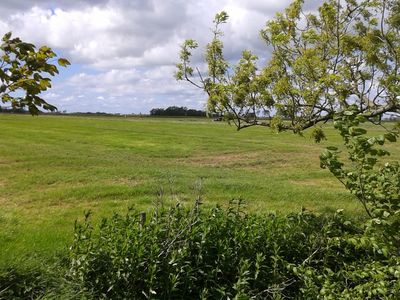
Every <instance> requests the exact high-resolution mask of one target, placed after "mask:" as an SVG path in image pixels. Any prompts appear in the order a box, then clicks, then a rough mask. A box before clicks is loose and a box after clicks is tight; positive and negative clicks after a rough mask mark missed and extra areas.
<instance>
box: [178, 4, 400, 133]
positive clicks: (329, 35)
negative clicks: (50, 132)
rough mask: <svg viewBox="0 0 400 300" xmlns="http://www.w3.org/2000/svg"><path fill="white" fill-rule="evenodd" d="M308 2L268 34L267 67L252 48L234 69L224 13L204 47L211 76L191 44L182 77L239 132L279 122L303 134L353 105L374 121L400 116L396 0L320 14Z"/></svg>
mask: <svg viewBox="0 0 400 300" xmlns="http://www.w3.org/2000/svg"><path fill="white" fill-rule="evenodd" d="M303 2H304V1H302V0H294V1H293V2H292V4H291V5H290V6H289V7H288V8H287V9H286V10H285V11H284V12H282V13H278V14H277V15H276V17H275V19H273V20H270V21H268V22H267V24H266V26H265V28H263V29H262V30H261V37H262V39H263V40H264V41H265V43H266V45H267V46H268V47H269V48H270V49H272V53H271V57H270V59H269V61H268V62H267V63H266V65H265V66H262V67H261V68H260V66H259V63H258V58H257V56H256V55H254V54H253V53H252V52H251V51H249V50H244V51H243V53H242V56H241V58H240V60H239V62H237V63H236V64H235V65H231V64H230V62H229V61H227V60H226V59H225V58H224V55H223V48H224V44H223V41H222V35H223V33H222V31H221V30H220V29H219V26H220V25H221V24H222V23H225V22H226V21H227V19H228V16H227V14H226V13H225V12H222V13H220V14H217V15H216V16H215V19H214V24H215V28H214V29H213V30H212V32H213V38H212V40H211V42H210V43H209V44H208V45H207V46H206V50H205V62H206V64H207V65H208V72H207V73H205V74H202V73H201V72H200V69H199V68H197V74H194V72H193V67H192V66H191V65H190V62H189V60H187V59H185V58H187V57H189V56H190V55H191V51H192V50H194V49H195V48H197V47H198V45H197V43H196V42H194V41H193V40H187V41H186V42H185V43H184V44H183V46H182V51H181V62H180V63H179V64H178V65H177V66H178V71H177V73H176V75H177V76H176V78H177V79H179V80H187V81H189V82H191V83H192V84H194V85H195V86H197V87H198V88H201V89H203V90H204V91H205V92H206V93H207V95H208V110H209V111H210V112H218V113H221V114H223V115H225V119H227V120H228V121H231V122H233V123H234V124H235V125H236V126H237V128H238V129H242V128H246V127H249V126H254V125H261V126H267V127H271V126H272V125H273V124H272V121H271V120H272V119H273V118H274V117H277V118H280V119H283V120H287V121H288V122H284V123H282V124H281V126H280V127H281V130H292V131H294V132H296V133H298V132H301V131H302V130H304V129H306V128H309V127H312V126H314V125H315V124H317V123H321V122H326V121H328V120H332V119H333V116H334V115H335V114H336V113H337V112H339V111H341V110H344V109H347V107H349V106H351V105H356V106H357V108H358V112H359V113H360V114H363V115H364V116H368V117H370V118H373V117H375V116H381V115H383V114H384V113H386V112H393V113H399V111H400V102H399V101H400V100H399V97H398V96H399V94H400V90H399V86H400V23H399V18H398V11H399V5H398V3H397V1H386V0H385V1H369V0H360V1H356V0H346V1H337V0H327V1H325V2H324V3H322V4H321V6H320V7H319V9H318V11H317V12H306V11H304V10H303ZM194 44H195V47H190V46H191V45H194Z"/></svg>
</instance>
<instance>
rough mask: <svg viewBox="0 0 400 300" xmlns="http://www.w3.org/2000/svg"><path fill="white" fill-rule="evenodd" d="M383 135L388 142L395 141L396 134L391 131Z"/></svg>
mask: <svg viewBox="0 0 400 300" xmlns="http://www.w3.org/2000/svg"><path fill="white" fill-rule="evenodd" d="M384 137H385V139H387V140H388V141H389V142H392V143H394V142H396V141H397V138H396V135H395V134H394V133H392V132H389V133H385V134H384Z"/></svg>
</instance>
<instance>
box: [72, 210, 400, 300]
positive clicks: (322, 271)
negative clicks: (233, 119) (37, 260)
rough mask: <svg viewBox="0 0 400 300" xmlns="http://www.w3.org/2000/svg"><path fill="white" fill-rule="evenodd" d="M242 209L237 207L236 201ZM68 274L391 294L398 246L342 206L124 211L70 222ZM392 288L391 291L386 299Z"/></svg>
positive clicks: (182, 284)
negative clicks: (348, 216)
mask: <svg viewBox="0 0 400 300" xmlns="http://www.w3.org/2000/svg"><path fill="white" fill-rule="evenodd" d="M239 208H240V206H239ZM70 259H71V268H70V276H71V278H72V279H73V280H75V281H77V282H78V283H79V284H81V285H82V286H83V288H84V289H85V290H86V291H89V292H91V293H92V294H93V297H95V298H111V299H120V298H129V299H150V298H151V299H199V298H202V299H227V298H230V299H233V298H235V299H268V298H270V299H284V298H300V299H301V298H303V299H318V298H321V299H322V298H326V299H338V297H339V298H340V297H342V296H343V297H344V298H346V297H348V299H356V298H357V297H358V298H362V299H364V298H365V299H368V298H370V299H382V298H385V297H386V298H387V299H395V298H396V297H398V296H400V294H399V283H398V282H399V279H400V278H399V276H400V267H399V256H398V253H396V252H394V250H393V249H392V248H391V247H390V245H389V246H386V244H385V242H384V240H380V238H379V237H375V236H369V235H368V234H367V233H366V232H364V229H363V227H362V226H361V225H360V226H356V225H354V224H353V223H351V222H350V221H348V220H345V219H344V217H343V216H342V214H341V213H340V212H339V213H337V214H335V215H333V216H330V217H328V216H316V215H314V214H311V213H308V212H306V211H303V212H301V213H299V214H292V215H289V216H286V217H277V216H274V215H268V216H263V215H255V214H252V215H247V214H243V213H242V212H241V211H240V209H233V208H230V209H228V210H224V209H221V208H218V207H217V208H214V209H212V210H208V211H199V209H198V208H197V206H196V207H195V208H193V209H191V210H188V209H184V208H181V207H174V208H171V209H169V210H163V209H161V210H156V211H155V212H154V213H152V215H151V216H150V217H149V220H147V222H146V223H144V224H143V222H142V221H141V217H140V214H138V213H136V212H134V211H129V212H128V213H127V215H126V216H120V215H117V214H116V215H114V216H113V217H112V218H110V219H104V220H103V221H102V222H101V224H100V226H99V227H98V228H93V227H92V225H91V222H90V216H89V214H87V215H86V218H85V221H84V222H83V223H77V224H76V226H75V238H74V242H73V245H72V246H71V249H70ZM393 297H394V298H393Z"/></svg>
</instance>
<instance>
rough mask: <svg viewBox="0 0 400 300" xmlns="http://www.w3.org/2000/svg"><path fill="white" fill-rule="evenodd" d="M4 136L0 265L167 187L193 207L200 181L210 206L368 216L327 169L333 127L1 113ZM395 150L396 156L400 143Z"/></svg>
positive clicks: (139, 204) (59, 243)
mask: <svg viewBox="0 0 400 300" xmlns="http://www.w3.org/2000/svg"><path fill="white" fill-rule="evenodd" d="M377 130H379V129H374V131H377ZM0 133H1V143H0V207H1V210H0V245H1V254H0V263H7V262H8V261H9V260H10V259H17V258H19V257H23V256H24V255H27V254H32V253H36V254H38V255H39V256H44V257H48V256H50V255H52V254H54V253H55V252H57V251H63V250H64V249H65V247H66V245H67V244H68V241H69V240H70V238H71V235H72V229H73V223H74V221H75V219H77V218H81V217H82V215H83V211H84V210H88V209H90V210H92V211H93V212H94V215H95V216H97V217H99V216H107V215H111V213H112V212H113V211H120V212H121V211H125V210H126V209H127V208H128V207H131V206H133V207H136V208H138V209H143V210H146V209H149V208H150V207H151V205H152V203H154V201H155V200H156V199H157V196H156V194H157V192H158V191H160V190H161V189H162V190H163V191H164V194H165V197H166V198H168V199H170V200H171V199H172V200H171V201H178V200H179V201H180V202H182V203H192V202H193V199H194V198H195V196H196V194H198V191H197V188H196V186H197V185H198V184H197V183H198V182H199V180H200V179H201V182H202V188H203V189H202V197H203V200H204V202H205V205H214V204H216V203H218V204H221V205H227V204H228V202H229V200H231V199H238V198H241V199H244V200H245V201H246V204H247V209H248V210H249V211H258V212H267V211H277V212H280V213H287V212H291V211H298V210H300V209H301V207H305V208H307V209H310V210H313V211H317V212H318V211H319V212H323V211H331V210H336V209H337V208H344V209H345V210H347V211H348V212H349V213H358V212H359V211H360V210H359V206H358V204H357V202H356V200H354V198H353V197H352V196H351V195H349V194H348V192H347V191H346V190H345V189H344V188H343V187H342V186H340V185H339V184H338V182H336V180H335V179H334V178H333V177H332V175H330V174H329V172H328V171H327V170H323V169H320V167H319V158H318V156H319V153H320V151H321V149H322V148H324V147H326V146H328V145H337V144H340V140H339V137H338V136H337V135H336V133H335V132H334V131H333V130H332V129H330V128H328V129H327V136H328V141H325V142H323V143H322V144H315V143H314V142H313V141H312V140H311V139H310V138H309V132H306V133H305V136H304V137H299V136H296V135H293V134H291V133H281V134H276V133H274V132H272V131H270V130H268V129H265V128H249V129H246V130H242V131H240V132H237V131H236V130H235V128H234V127H231V126H229V125H227V124H225V123H219V122H211V121H209V120H205V119H197V120H196V119H151V118H122V117H121V118H117V117H115V118H114V117H112V118H111V117H103V118H100V117H98V118H96V117H93V118H89V117H71V116H40V117H31V116H23V115H0ZM396 147H397V148H396ZM391 150H392V152H393V153H394V154H395V155H394V156H395V157H396V155H397V157H398V153H396V150H398V145H393V146H392V149H391ZM397 152H398V151H397Z"/></svg>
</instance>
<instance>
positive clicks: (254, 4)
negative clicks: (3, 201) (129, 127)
mask: <svg viewBox="0 0 400 300" xmlns="http://www.w3.org/2000/svg"><path fill="white" fill-rule="evenodd" d="M288 2H289V1H288V0H282V1H264V0H248V1H241V0H220V1H212V0H206V1H197V0H196V1H195V0H168V1H165V0H146V1H143V0H80V1H70V0H60V1H50V0H24V1H20V0H9V1H7V0H5V1H1V3H0V9H2V11H6V12H7V13H3V14H1V16H0V30H2V31H3V32H6V31H9V30H12V31H13V32H14V35H15V36H20V37H21V38H22V39H23V40H26V41H29V42H33V43H35V44H37V45H41V44H47V45H49V46H51V47H53V48H54V49H55V50H56V51H60V52H62V55H63V56H65V57H67V58H68V59H70V61H71V62H72V64H73V66H72V67H70V68H69V70H71V71H68V70H67V71H66V72H65V73H66V74H68V78H66V76H67V75H62V74H61V78H62V80H56V82H55V84H54V85H53V89H52V90H51V92H50V93H47V94H46V97H47V98H48V100H49V102H51V103H55V104H57V105H61V106H62V107H63V108H64V109H67V110H73V111H77V110H83V111H88V110H91V111H96V110H108V111H110V112H111V111H113V112H115V111H118V110H121V111H120V112H123V111H126V112H131V111H136V112H138V111H142V112H145V111H148V110H149V109H151V108H152V107H154V106H155V105H158V106H168V105H174V104H175V105H186V106H190V105H193V107H197V108H199V107H201V106H203V103H204V100H205V96H204V94H202V93H200V92H199V91H198V90H196V89H195V88H193V87H192V86H190V85H188V84H185V83H177V82H176V81H175V80H174V78H173V72H174V64H175V62H176V61H177V59H178V51H179V44H180V43H181V42H182V41H183V40H185V39H187V38H194V39H196V40H198V41H199V43H200V49H199V52H198V53H197V54H195V55H194V57H193V61H194V62H196V63H200V62H201V60H202V59H203V54H202V51H204V47H205V45H206V43H207V42H208V41H209V39H210V37H211V34H210V28H211V26H212V19H213V17H214V15H215V13H217V12H219V11H221V10H226V11H227V12H228V14H229V15H230V20H229V22H228V23H227V24H224V25H223V30H224V31H225V33H226V34H225V36H224V42H225V50H226V57H227V58H229V59H232V60H236V59H238V57H239V55H240V52H241V50H243V49H245V48H247V49H254V51H255V52H256V54H258V55H259V56H261V57H265V56H266V55H268V49H267V48H266V47H265V44H264V43H263V42H262V41H261V40H260V38H259V30H260V29H261V28H262V27H263V26H264V25H265V22H266V21H267V19H268V18H270V17H271V16H273V15H274V14H275V13H276V12H277V11H279V10H282V9H283V8H284V7H285V6H286V5H287V4H288ZM311 2H312V3H314V2H316V0H312V1H311ZM200 66H201V67H204V65H200ZM61 72H62V71H61ZM63 76H64V77H63Z"/></svg>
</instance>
